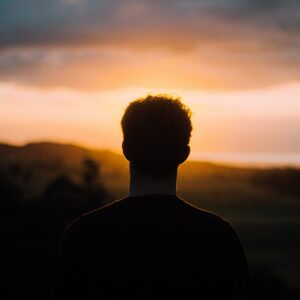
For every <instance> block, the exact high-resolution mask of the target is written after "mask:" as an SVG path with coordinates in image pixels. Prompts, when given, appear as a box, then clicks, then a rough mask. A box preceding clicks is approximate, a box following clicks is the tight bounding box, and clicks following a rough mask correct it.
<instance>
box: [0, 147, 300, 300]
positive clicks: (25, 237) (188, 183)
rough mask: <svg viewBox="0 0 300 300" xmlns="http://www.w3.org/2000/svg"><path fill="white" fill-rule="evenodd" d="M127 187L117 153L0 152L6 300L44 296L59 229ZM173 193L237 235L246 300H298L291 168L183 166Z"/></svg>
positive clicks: (298, 248) (298, 209)
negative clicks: (247, 280) (247, 279)
mask: <svg viewBox="0 0 300 300" xmlns="http://www.w3.org/2000/svg"><path fill="white" fill-rule="evenodd" d="M127 184H128V167H127V163H126V161H125V160H124V159H123V158H122V157H121V156H119V155H117V154H113V153H110V152H107V151H91V150H87V149H83V148H80V147H76V146H71V145H59V144H52V143H41V144H29V145H26V146H24V147H12V146H8V145H0V214H1V219H0V222H1V226H0V230H1V237H2V245H1V248H2V250H4V252H3V253H4V254H3V256H2V259H1V261H0V264H1V265H0V268H1V273H2V275H3V278H5V281H4V282H3V283H4V284H3V286H4V287H5V290H6V291H5V293H8V294H7V295H8V296H7V297H6V299H48V297H49V295H50V290H51V279H52V277H53V271H54V268H55V258H56V254H57V250H58V247H59V242H60V240H61V237H62V234H63V230H64V228H65V226H66V225H67V224H68V223H69V222H70V221H71V220H73V219H75V218H77V217H78V216H80V215H81V214H82V213H85V212H87V211H89V210H92V209H94V208H97V207H100V206H103V205H106V204H108V203H111V202H112V201H114V200H116V199H118V198H121V197H123V196H125V195H126V192H127ZM179 195H180V196H181V197H182V198H184V199H185V200H187V201H188V202H190V203H192V204H193V205H195V206H199V207H201V208H204V209H207V210H211V211H213V212H215V213H218V214H220V215H222V216H223V217H224V218H226V219H227V220H229V221H230V222H231V223H232V224H233V225H234V226H235V228H236V229H237V230H238V232H239V234H240V236H241V239H242V241H243V244H244V246H245V251H246V255H247V258H248V261H249V265H250V270H251V274H252V279H253V283H254V287H255V292H254V295H253V299H268V298H270V299H299V296H300V286H299V278H300V255H299V253H300V239H299V233H300V170H299V169H295V168H277V169H254V168H233V167H228V166H219V165H213V164H209V163H201V162H199V163H198V162H188V163H186V164H184V165H183V166H182V167H181V170H180V176H179ZM3 294H4V291H3Z"/></svg>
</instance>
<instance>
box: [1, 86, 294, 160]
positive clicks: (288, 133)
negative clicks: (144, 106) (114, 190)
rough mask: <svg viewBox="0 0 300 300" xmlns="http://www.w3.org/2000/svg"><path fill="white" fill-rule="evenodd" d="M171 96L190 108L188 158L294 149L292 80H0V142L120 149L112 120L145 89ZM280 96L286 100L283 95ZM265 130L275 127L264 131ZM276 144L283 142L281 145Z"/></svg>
mask: <svg viewBox="0 0 300 300" xmlns="http://www.w3.org/2000/svg"><path fill="white" fill-rule="evenodd" d="M149 93H150V94H157V93H169V94H171V95H174V96H179V97H181V98H182V101H183V102H184V103H185V104H186V105H187V106H188V107H190V109H191V111H192V122H193V127H194V129H193V133H192V139H191V148H192V156H193V155H194V154H197V153H198V152H209V151H211V152H237V153H238V152H274V153H277V152H285V153H286V152H297V151H299V150H300V145H299V142H298V139H295V137H296V135H297V132H299V129H300V103H299V102H298V101H297V99H298V97H299V96H300V85H297V84H290V85H286V86H282V87H274V88H269V89H263V90H252V91H208V90H191V89H161V88H157V89H154V88H127V89H112V90H98V91H85V90H75V89H70V88H52V89H44V88H33V87H31V88H30V87H23V86H20V85H16V84H1V85H0V97H1V99H2V100H1V110H0V126H1V127H2V128H5V130H2V131H1V134H0V139H1V140H2V141H4V142H10V143H14V144H15V143H16V144H22V143H26V142H29V141H41V140H42V141H45V140H51V141H58V142H63V143H75V144H79V145H83V146H87V147H92V148H104V149H111V150H113V151H115V152H121V142H122V132H121V127H120V120H121V117H122V115H123V113H124V110H125V108H126V107H127V105H128V104H129V102H131V101H133V100H134V99H136V98H138V97H141V96H145V95H147V94H149ZM287 99H288V100H287ZM273 130H276V132H275V133H274V132H273V133H272V131H273ZM283 141H284V142H283Z"/></svg>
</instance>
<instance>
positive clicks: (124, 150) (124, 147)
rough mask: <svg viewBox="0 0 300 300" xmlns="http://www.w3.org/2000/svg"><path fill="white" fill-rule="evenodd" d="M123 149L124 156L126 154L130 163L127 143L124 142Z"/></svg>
mask: <svg viewBox="0 0 300 300" xmlns="http://www.w3.org/2000/svg"><path fill="white" fill-rule="evenodd" d="M122 149H123V154H124V156H125V158H126V159H127V160H129V161H130V159H129V153H128V149H127V145H126V142H125V141H123V142H122Z"/></svg>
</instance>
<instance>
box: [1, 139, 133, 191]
mask: <svg viewBox="0 0 300 300" xmlns="http://www.w3.org/2000/svg"><path fill="white" fill-rule="evenodd" d="M85 158H90V159H93V160H96V161H97V162H98V163H99V164H100V170H101V175H102V177H103V181H104V183H105V184H106V185H108V188H113V186H114V185H115V184H116V183H117V185H118V187H120V186H124V185H127V181H128V178H127V177H128V174H127V173H128V168H127V165H128V163H127V161H126V159H125V158H124V157H123V156H121V155H119V154H116V153H114V152H111V151H107V150H102V151H101V150H100V151H99V150H93V149H88V148H84V147H80V146H76V145H72V144H60V143H53V142H40V143H29V144H26V145H24V146H12V145H7V144H3V143H0V169H3V168H7V167H9V168H13V169H18V167H19V166H20V167H22V168H27V169H28V170H30V171H33V172H34V170H36V172H35V173H39V174H37V175H39V176H37V177H36V178H35V180H34V181H35V183H36V184H35V186H36V187H37V189H38V190H41V189H42V188H43V187H44V185H45V184H46V183H47V182H48V181H49V180H50V179H51V178H52V177H53V176H56V175H57V174H59V173H68V174H69V175H74V176H76V174H77V173H78V170H79V169H80V168H81V164H82V161H83V160H84V159H85ZM112 179H113V180H112Z"/></svg>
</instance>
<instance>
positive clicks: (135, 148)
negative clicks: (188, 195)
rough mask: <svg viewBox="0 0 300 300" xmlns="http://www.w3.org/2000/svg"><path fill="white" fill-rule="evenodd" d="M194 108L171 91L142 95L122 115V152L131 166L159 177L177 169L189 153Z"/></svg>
mask: <svg viewBox="0 0 300 300" xmlns="http://www.w3.org/2000/svg"><path fill="white" fill-rule="evenodd" d="M190 116H191V112H190V110H189V109H188V108H187V107H186V106H185V105H184V104H183V103H182V102H181V101H180V99H179V98H173V97H171V96H168V95H157V96H151V95H149V96H147V97H145V98H139V99H137V100H135V101H133V102H132V103H130V104H129V106H128V107H127V109H126V111H125V114H124V116H123V118H122V122H121V123H122V129H123V135H124V141H123V152H124V155H125V157H126V158H127V159H128V160H129V162H130V166H131V168H132V169H134V170H135V171H137V172H138V173H140V174H141V175H145V176H150V177H152V178H160V177H163V176H166V175H168V174H169V173H172V172H173V171H175V170H176V169H177V167H178V165H179V164H181V163H183V162H184V161H185V160H186V159H187V157H188V156H189V153H190V148H189V141H190V137H191V131H192V124H191V119H190Z"/></svg>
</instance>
